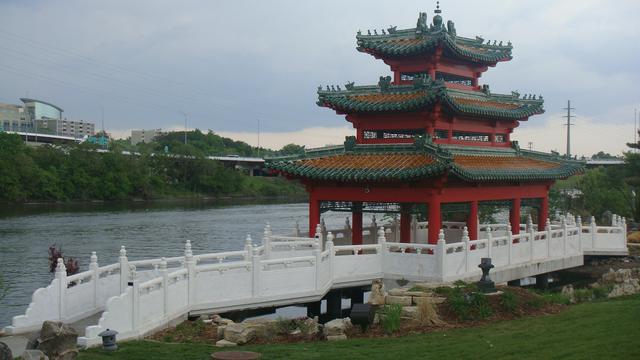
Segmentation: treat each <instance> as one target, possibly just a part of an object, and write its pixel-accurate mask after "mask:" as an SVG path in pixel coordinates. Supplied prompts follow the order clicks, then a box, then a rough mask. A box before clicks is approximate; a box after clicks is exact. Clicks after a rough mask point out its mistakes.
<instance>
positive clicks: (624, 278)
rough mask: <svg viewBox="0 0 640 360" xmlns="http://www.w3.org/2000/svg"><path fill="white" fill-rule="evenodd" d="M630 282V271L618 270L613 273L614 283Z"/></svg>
mask: <svg viewBox="0 0 640 360" xmlns="http://www.w3.org/2000/svg"><path fill="white" fill-rule="evenodd" d="M629 280H631V269H618V271H616V272H615V281H616V282H617V283H618V284H622V283H626V282H629Z"/></svg>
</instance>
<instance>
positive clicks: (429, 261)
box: [7, 220, 625, 345]
mask: <svg viewBox="0 0 640 360" xmlns="http://www.w3.org/2000/svg"><path fill="white" fill-rule="evenodd" d="M576 223H577V224H579V223H580V222H579V221H577V222H576ZM615 225H616V226H613V227H601V226H589V227H585V226H577V225H572V224H569V223H567V222H566V221H563V222H562V223H561V226H560V228H554V227H552V226H551V225H550V223H549V222H548V221H547V226H546V230H544V231H535V230H534V228H533V227H528V230H527V231H524V232H521V233H520V234H512V233H511V231H510V228H509V226H508V225H507V227H506V229H507V231H506V235H504V236H493V234H494V232H493V231H492V229H491V228H490V227H489V228H487V232H486V233H487V238H484V239H479V240H470V239H469V234H468V231H467V229H466V228H465V227H463V228H462V230H461V231H462V241H458V242H454V243H447V241H446V235H445V229H441V231H440V234H439V237H438V241H437V243H436V244H416V243H399V242H388V241H387V238H386V235H387V234H386V233H385V230H384V228H382V227H381V228H380V229H379V230H378V231H377V243H376V244H363V245H344V246H335V245H334V242H333V240H334V236H333V234H332V233H331V232H328V233H327V237H326V242H325V241H324V239H323V237H322V235H321V231H318V234H319V235H318V236H317V237H315V238H300V237H280V236H273V235H272V234H271V230H270V227H269V226H267V227H265V232H264V236H263V239H262V243H261V244H259V245H258V244H253V241H252V239H251V237H249V236H248V237H247V238H246V240H245V245H244V249H243V250H240V251H229V252H220V253H214V254H200V255H194V254H193V253H192V251H191V243H190V242H189V241H187V242H186V243H185V250H184V256H178V257H172V258H161V259H151V260H140V261H131V262H130V261H129V260H128V258H127V253H126V249H124V248H121V250H120V258H119V262H118V263H116V264H112V265H108V266H104V267H99V266H98V264H97V257H96V256H95V254H93V255H92V258H91V265H90V270H89V271H86V272H83V273H80V274H77V275H73V276H69V277H67V276H66V269H64V264H63V263H62V261H59V263H58V269H57V271H56V276H55V279H54V280H53V281H52V283H51V284H50V285H49V286H48V287H47V288H44V289H39V290H37V291H36V292H35V293H34V295H33V302H32V304H30V306H29V308H28V309H27V312H26V313H25V315H21V316H16V317H14V319H13V323H12V326H11V327H9V328H7V329H8V330H9V331H8V332H14V333H17V332H25V331H30V330H35V329H37V328H38V327H39V326H40V325H41V324H42V322H43V321H44V320H62V321H65V322H72V321H75V320H77V319H81V318H82V317H86V316H88V315H91V314H93V313H96V312H98V311H102V310H104V312H103V313H102V316H101V318H100V320H99V322H98V324H96V325H94V326H90V327H87V329H86V333H85V336H84V337H82V338H81V339H80V343H81V344H82V345H93V344H97V343H98V342H99V341H100V339H99V338H98V336H97V334H98V333H100V332H101V331H103V330H105V329H107V328H110V329H116V330H117V331H119V332H120V335H119V338H121V339H126V338H134V337H138V336H141V335H143V334H145V333H147V332H149V331H152V330H153V329H156V328H157V327H159V326H162V325H164V324H167V323H168V322H169V321H171V320H173V319H175V318H176V317H178V316H182V315H184V314H185V313H186V312H188V311H199V310H205V309H216V311H219V312H220V311H230V310H239V309H243V308H246V307H264V306H277V305H284V304H289V303H295V302H308V301H316V300H318V299H319V298H321V297H322V296H323V295H324V294H325V293H326V292H327V291H328V290H329V289H330V288H331V287H336V286H337V287H346V286H355V285H360V284H365V283H368V282H370V281H371V280H373V279H376V278H383V277H384V278H396V279H407V280H416V281H432V282H449V281H455V280H458V279H469V278H473V277H477V276H479V274H480V270H479V269H478V267H477V265H478V264H479V263H480V259H481V258H483V257H489V258H491V259H492V261H493V263H494V265H495V266H496V268H497V269H502V268H508V267H511V266H521V265H525V264H536V263H539V262H541V261H546V260H550V259H551V260H552V259H563V258H568V257H574V256H579V255H582V251H583V248H584V243H585V242H593V244H595V245H596V246H599V244H600V242H601V240H600V236H605V237H606V239H613V240H612V241H614V242H615V243H616V244H617V243H620V242H622V243H624V241H625V240H624V238H625V236H624V235H625V234H624V233H623V232H622V231H621V229H622V227H623V225H624V220H620V221H618V222H616V223H615ZM594 238H595V240H594ZM606 239H605V240H602V242H605V241H608V240H606ZM323 242H324V247H323V246H322V244H323ZM285 245H286V246H291V247H288V248H287V249H284V250H283V249H281V246H285ZM607 246H608V245H607ZM142 268H150V270H141V269H142Z"/></svg>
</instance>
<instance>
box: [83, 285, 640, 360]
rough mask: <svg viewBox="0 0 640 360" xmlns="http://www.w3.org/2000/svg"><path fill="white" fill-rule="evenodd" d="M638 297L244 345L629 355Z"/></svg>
mask: <svg viewBox="0 0 640 360" xmlns="http://www.w3.org/2000/svg"><path fill="white" fill-rule="evenodd" d="M638 318H640V296H639V295H635V296H632V297H626V298H620V299H616V300H606V301H596V302H592V303H584V304H579V305H574V306H570V307H568V308H567V309H566V310H565V311H563V312H561V313H560V314H557V315H543V316H539V317H533V318H521V319H516V320H509V321H501V322H497V323H491V324H485V325H481V326H477V327H469V328H463V329H450V330H442V331H434V332H430V333H426V334H413V335H408V336H403V337H383V338H373V339H364V338H361V339H353V340H345V341H339V342H326V341H318V342H306V343H299V344H278V345H260V346H257V345H256V346H245V347H242V350H246V351H256V352H260V353H262V354H263V357H262V358H263V359H344V358H349V359H389V358H393V357H402V358H404V359H420V358H424V357H425V356H427V355H428V356H429V357H430V358H431V357H432V358H445V359H477V358H482V357H492V358H500V359H541V358H545V359H552V358H562V359H584V358H596V359H597V358H603V359H604V358H607V359H614V358H615V359H632V358H638V357H639V356H640V347H638V346H637V339H638V336H640V327H638V326H637V319H638ZM214 351H220V349H216V348H215V347H214V346H213V344H168V343H160V342H156V341H132V342H125V343H121V344H120V350H118V351H117V352H114V353H104V352H103V351H102V350H100V349H90V350H87V351H82V352H81V353H80V357H79V359H81V360H82V359H86V360H93V359H97V360H99V359H149V358H153V359H158V360H162V359H209V358H210V354H211V353H212V352H214Z"/></svg>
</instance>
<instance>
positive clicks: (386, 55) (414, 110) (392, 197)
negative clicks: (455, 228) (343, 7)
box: [267, 5, 583, 244]
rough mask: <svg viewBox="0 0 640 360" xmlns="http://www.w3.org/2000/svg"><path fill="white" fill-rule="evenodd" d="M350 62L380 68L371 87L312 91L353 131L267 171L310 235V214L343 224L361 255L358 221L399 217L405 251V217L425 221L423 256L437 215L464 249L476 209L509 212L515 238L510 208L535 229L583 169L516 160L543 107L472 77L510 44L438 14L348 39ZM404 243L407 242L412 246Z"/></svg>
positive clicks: (473, 232)
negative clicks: (301, 195)
mask: <svg viewBox="0 0 640 360" xmlns="http://www.w3.org/2000/svg"><path fill="white" fill-rule="evenodd" d="M356 40H357V50H358V51H360V52H363V53H367V54H370V55H372V56H373V57H375V58H376V59H380V60H382V61H384V63H385V64H387V65H389V67H390V69H391V72H392V73H393V76H380V78H379V81H378V83H377V85H356V84H354V83H352V82H350V83H347V84H346V85H344V88H342V87H340V86H327V87H326V88H322V87H319V88H318V101H317V104H318V105H319V106H321V107H327V108H330V109H333V110H334V111H335V112H336V113H337V114H340V115H345V117H346V120H347V121H348V122H350V123H351V124H352V125H353V127H354V128H355V130H356V135H355V136H349V137H347V138H346V140H345V142H344V144H343V145H341V146H331V147H325V148H319V149H313V150H307V151H306V153H305V154H304V155H300V156H294V157H281V158H274V159H270V160H269V161H267V167H268V168H269V169H270V170H271V171H273V172H275V173H279V174H281V175H284V176H286V177H288V178H291V179H299V180H300V181H302V183H303V184H304V185H305V186H306V189H307V191H308V193H309V235H310V236H314V234H315V231H316V225H317V224H318V223H319V222H320V215H321V212H324V211H328V210H338V211H349V212H351V213H352V224H351V226H352V243H353V244H362V213H363V212H385V213H399V214H400V225H399V229H400V236H399V237H400V241H401V242H410V241H411V240H410V227H411V217H412V215H413V214H419V215H420V216H422V217H424V219H426V220H427V221H428V231H427V237H428V238H427V239H421V241H420V242H428V243H430V244H434V243H436V242H437V240H438V234H439V232H440V229H441V227H442V219H443V213H448V212H457V213H458V215H460V213H462V217H464V221H466V225H467V228H468V232H469V237H470V239H471V240H475V239H477V238H478V230H479V220H478V219H479V217H478V209H479V207H480V206H482V205H491V206H508V207H509V219H510V220H509V222H510V224H511V229H512V231H513V233H514V234H517V233H519V230H520V220H521V219H520V211H521V207H523V206H528V207H531V208H533V209H535V210H536V211H535V213H536V215H537V216H535V218H536V220H537V222H538V227H539V228H540V229H542V228H544V226H545V221H546V219H547V217H548V212H549V188H550V187H551V185H552V184H553V183H554V181H555V180H557V179H563V178H567V177H569V176H571V175H573V174H576V173H579V172H581V171H582V169H583V167H582V164H581V163H579V162H576V161H571V160H569V159H565V158H561V157H560V156H558V155H557V154H546V153H542V152H537V151H531V150H525V149H521V148H520V147H519V146H518V143H517V142H516V141H513V140H511V134H512V132H513V130H514V129H515V128H516V127H518V125H519V124H520V122H521V121H527V120H528V118H529V117H530V116H532V115H537V114H541V113H543V112H544V109H543V98H542V96H541V95H540V96H535V95H524V96H521V95H520V94H519V93H518V92H515V91H514V92H511V94H494V93H492V92H491V91H490V90H489V86H488V85H486V84H483V85H480V84H479V78H480V76H481V75H482V74H483V73H484V72H485V71H487V70H488V68H489V67H494V66H496V64H497V63H499V62H502V61H509V60H511V59H512V55H511V52H512V49H513V47H512V45H511V42H507V43H504V42H503V41H500V42H498V41H493V42H492V41H486V40H484V39H483V38H482V37H478V36H476V37H475V38H467V37H462V36H458V35H457V32H456V28H455V24H454V23H453V21H447V23H446V25H445V24H444V23H443V19H442V16H441V10H440V9H439V5H438V7H437V8H436V10H435V16H434V17H433V19H432V22H431V23H428V20H427V14H426V13H420V14H419V17H418V21H417V24H416V27H415V28H411V29H403V30H400V29H397V28H396V27H395V26H393V27H390V28H388V29H386V31H385V30H380V32H378V31H377V30H374V31H373V33H372V32H371V31H367V33H366V34H364V33H362V32H360V31H358V34H357V35H356ZM414 241H415V240H414Z"/></svg>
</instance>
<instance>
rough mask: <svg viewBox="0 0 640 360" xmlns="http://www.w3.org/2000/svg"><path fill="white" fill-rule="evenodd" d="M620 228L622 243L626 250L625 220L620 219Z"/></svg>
mask: <svg viewBox="0 0 640 360" xmlns="http://www.w3.org/2000/svg"><path fill="white" fill-rule="evenodd" d="M620 226H621V227H622V231H621V236H622V243H623V244H624V247H625V248H626V247H627V219H625V218H622V221H621V223H620Z"/></svg>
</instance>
